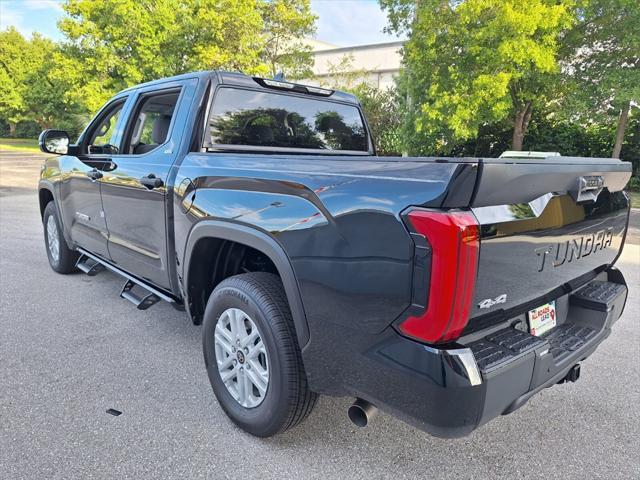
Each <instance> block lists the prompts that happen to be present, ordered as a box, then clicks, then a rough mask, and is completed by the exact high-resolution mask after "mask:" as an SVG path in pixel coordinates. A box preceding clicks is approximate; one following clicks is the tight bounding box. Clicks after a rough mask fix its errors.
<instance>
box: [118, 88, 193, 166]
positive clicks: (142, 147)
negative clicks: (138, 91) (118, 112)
mask: <svg viewBox="0 0 640 480" xmlns="http://www.w3.org/2000/svg"><path fill="white" fill-rule="evenodd" d="M179 95H180V91H179V90H172V91H166V90H165V91H163V92H156V93H153V94H148V95H143V96H141V98H140V99H139V100H138V103H137V105H136V107H135V109H134V114H133V117H132V118H133V119H134V120H133V121H132V122H131V123H130V125H129V128H128V131H127V134H126V136H125V138H126V141H125V146H124V150H123V152H124V153H126V154H130V155H131V154H132V155H141V154H143V153H147V152H150V151H152V150H154V149H156V148H157V147H159V146H160V145H162V144H163V143H165V142H166V141H167V140H168V139H169V127H170V126H171V119H172V118H173V115H174V112H175V109H176V104H177V103H178V97H179Z"/></svg>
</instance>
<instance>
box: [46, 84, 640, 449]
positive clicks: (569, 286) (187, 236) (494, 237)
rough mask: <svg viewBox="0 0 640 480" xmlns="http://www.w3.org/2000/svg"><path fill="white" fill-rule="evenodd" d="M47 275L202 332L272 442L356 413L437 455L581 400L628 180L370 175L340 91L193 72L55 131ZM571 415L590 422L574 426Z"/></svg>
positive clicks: (559, 162)
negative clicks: (577, 385)
mask: <svg viewBox="0 0 640 480" xmlns="http://www.w3.org/2000/svg"><path fill="white" fill-rule="evenodd" d="M40 145H41V148H42V150H43V151H45V152H48V153H56V154H58V155H59V156H56V157H50V158H49V159H47V160H46V162H45V164H44V165H43V167H42V174H41V178H40V183H39V200H40V211H41V214H42V220H43V224H44V237H45V242H46V247H47V255H48V257H49V262H50V264H51V267H52V268H53V269H54V270H55V271H57V272H59V273H69V272H72V271H74V270H77V269H79V270H82V271H84V272H85V273H87V274H89V275H95V274H96V273H98V272H100V271H101V270H104V269H107V270H110V271H112V272H115V273H116V274H119V275H121V276H122V277H124V280H125V284H124V287H123V288H122V292H121V293H120V296H121V297H123V298H125V299H127V300H129V301H131V302H133V303H134V304H135V305H136V306H137V308H139V309H146V308H148V307H150V306H152V305H153V304H154V303H156V302H158V301H159V300H164V301H167V302H171V303H172V304H173V305H174V306H175V307H176V308H178V309H181V310H186V313H187V315H188V317H189V318H190V319H191V321H192V322H193V323H194V324H203V346H204V360H205V364H206V368H207V372H208V375H209V379H210V381H211V384H212V386H213V391H214V393H215V395H216V396H217V398H218V401H219V403H220V405H221V406H222V408H223V409H224V410H225V412H226V413H227V414H228V415H229V417H231V419H232V420H233V421H234V422H235V423H236V424H237V425H239V426H240V427H241V428H243V429H244V430H246V431H247V432H250V433H252V434H254V435H258V436H269V435H273V434H275V433H278V432H282V431H284V430H286V429H287V428H289V427H291V426H293V425H296V424H297V423H299V422H300V421H302V420H303V419H304V418H305V417H306V416H307V415H309V413H310V412H311V410H312V409H313V406H314V404H315V402H316V399H317V396H318V395H319V394H325V395H334V396H351V397H355V398H356V401H355V403H354V404H353V406H352V407H351V408H350V409H349V416H350V417H351V419H352V420H353V421H354V423H356V424H357V425H365V424H366V423H367V421H368V419H369V417H370V416H371V415H372V414H374V413H375V412H376V411H377V408H380V409H381V410H384V411H387V412H390V413H392V414H394V415H396V416H398V417H400V418H401V419H403V420H405V421H407V422H410V423H412V424H414V425H416V426H418V427H419V428H422V429H424V430H426V431H428V432H430V433H432V434H433V435H437V436H441V437H459V436H463V435H466V434H468V433H470V432H471V431H472V430H474V429H475V428H477V427H478V426H480V425H482V424H484V423H486V422H487V421H489V420H491V419H492V418H494V417H496V416H498V415H501V414H507V413H510V412H512V411H514V410H516V409H517V408H518V407H520V406H521V405H523V404H524V403H525V402H526V401H527V400H528V399H529V398H530V397H531V396H532V395H534V394H535V393H537V392H539V391H540V390H542V389H544V388H546V387H549V386H552V385H555V384H557V383H562V382H564V381H575V380H576V379H577V378H578V376H579V373H580V362H581V361H583V360H584V359H585V358H587V357H588V356H589V355H590V354H591V353H593V351H594V350H595V349H596V348H597V346H598V345H599V344H600V343H601V342H602V341H603V340H604V339H605V338H606V337H607V336H608V335H609V333H610V331H611V328H612V326H613V324H614V322H615V321H616V320H617V319H618V318H619V317H620V315H621V314H622V311H623V308H624V305H625V301H626V298H627V287H626V284H625V280H624V278H623V276H622V274H621V273H620V272H619V271H618V270H617V269H616V268H614V266H613V265H614V263H615V261H616V259H617V258H618V256H619V255H620V252H621V250H622V247H623V244H624V240H625V234H626V231H627V224H628V216H629V200H628V197H627V196H626V194H625V193H624V192H623V188H624V187H625V184H626V183H627V181H628V179H629V177H630V175H631V166H630V164H629V163H626V162H622V161H619V160H616V159H605V158H576V157H563V156H560V155H559V154H551V153H549V154H540V153H535V152H531V153H522V152H508V153H507V154H505V155H503V156H502V157H501V158H497V159H495V158H411V157H398V158H393V157H377V156H376V155H375V147H374V145H373V143H372V140H371V135H370V133H369V128H368V126H367V123H366V120H365V118H364V116H363V114H362V111H361V108H360V106H359V104H358V101H357V99H356V98H354V97H353V96H352V95H350V94H347V93H342V92H338V91H332V90H327V89H322V88H317V87H311V86H304V85H298V84H294V83H289V82H285V81H280V80H270V79H263V78H253V77H250V76H245V75H241V74H237V73H227V72H218V71H215V72H198V73H192V74H186V75H182V76H178V77H173V78H168V79H163V80H159V81H155V82H151V83H146V84H143V85H139V86H136V87H133V88H130V89H128V90H125V91H123V92H120V93H119V94H117V95H116V96H115V97H114V98H113V99H111V100H110V101H109V102H108V103H107V104H106V105H105V106H104V108H102V110H101V111H100V112H99V113H98V114H97V115H96V117H95V118H94V119H93V120H92V121H91V123H90V124H89V125H88V126H87V128H86V129H85V130H84V132H83V133H82V134H81V135H80V137H79V139H78V141H77V142H76V143H75V144H70V142H69V137H68V135H67V134H66V133H65V132H63V131H59V130H47V131H44V132H43V133H42V134H41V136H40ZM576 414H578V413H576Z"/></svg>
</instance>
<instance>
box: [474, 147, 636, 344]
mask: <svg viewBox="0 0 640 480" xmlns="http://www.w3.org/2000/svg"><path fill="white" fill-rule="evenodd" d="M630 175H631V165H630V164H629V163H627V162H621V161H619V160H616V159H596V158H572V157H548V158H547V159H498V160H490V161H484V162H481V168H480V172H479V179H478V181H477V184H476V193H475V196H474V198H473V200H472V211H473V213H474V215H475V216H476V218H477V220H478V222H479V223H480V253H479V259H478V270H477V279H476V283H475V293H474V301H473V305H472V307H471V313H470V321H469V323H468V325H467V328H466V330H465V331H466V332H469V331H474V330H477V329H480V328H482V327H483V326H486V325H489V324H493V323H498V322H499V321H500V320H504V319H507V318H510V317H512V316H514V315H517V314H520V313H523V312H526V311H528V310H529V309H531V308H535V307H538V306H540V304H542V303H545V302H546V301H548V300H551V299H553V298H555V297H557V296H559V295H561V294H562V293H565V291H566V290H567V287H570V286H573V287H574V288H575V286H579V285H574V284H576V283H577V284H581V283H584V282H586V281H588V280H589V279H590V276H595V274H596V273H597V272H599V271H601V270H603V269H605V268H607V267H608V266H610V265H611V264H612V263H613V262H614V261H615V260H616V258H617V256H618V255H619V252H620V250H621V249H622V246H623V243H624V237H625V234H626V228H627V222H628V212H629V202H628V199H627V197H626V195H625V194H624V193H623V192H622V189H623V188H624V186H625V184H626V183H627V181H628V180H629V177H630ZM545 298H546V299H547V300H544V299H545ZM543 300H544V301H543Z"/></svg>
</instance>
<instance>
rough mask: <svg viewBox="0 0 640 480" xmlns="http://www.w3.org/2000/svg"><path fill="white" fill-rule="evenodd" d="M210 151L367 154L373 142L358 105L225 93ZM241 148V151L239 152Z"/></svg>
mask: <svg viewBox="0 0 640 480" xmlns="http://www.w3.org/2000/svg"><path fill="white" fill-rule="evenodd" d="M206 133H207V134H208V135H207V136H208V139H206V141H205V147H207V148H214V149H215V148H216V147H226V149H232V150H233V149H238V150H241V149H242V147H243V146H246V147H253V148H252V149H265V150H282V149H286V150H295V151H309V152H310V153H319V152H322V151H325V152H337V153H357V154H366V153H369V152H370V145H369V137H368V133H367V129H366V127H365V123H364V120H363V118H362V114H361V113H360V109H359V108H358V107H357V106H356V105H350V104H345V103H339V102H334V101H330V100H326V99H319V98H314V97H312V96H310V95H309V96H305V95H294V94H286V93H277V92H269V91H262V90H249V89H242V88H233V87H221V88H219V89H218V91H217V92H216V95H215V97H214V100H213V105H212V107H211V110H210V114H209V121H208V131H207V132H206ZM234 147H236V148H234Z"/></svg>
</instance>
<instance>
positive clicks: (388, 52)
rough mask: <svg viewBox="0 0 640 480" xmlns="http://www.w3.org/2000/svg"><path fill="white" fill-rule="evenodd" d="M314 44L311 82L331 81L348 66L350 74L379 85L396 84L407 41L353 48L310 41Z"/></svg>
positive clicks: (329, 82) (327, 82)
mask: <svg viewBox="0 0 640 480" xmlns="http://www.w3.org/2000/svg"><path fill="white" fill-rule="evenodd" d="M309 43H310V44H311V46H312V47H313V50H314V51H313V57H314V66H313V73H314V74H315V76H316V78H315V80H311V81H310V83H315V84H323V83H324V84H331V80H332V78H333V77H335V69H336V67H337V66H339V65H341V64H342V65H343V66H344V65H347V66H348V68H347V69H346V70H347V71H348V72H349V73H353V74H355V75H356V76H357V77H358V79H360V78H363V79H364V80H365V81H366V82H367V83H369V84H370V85H373V86H375V87H378V88H387V87H390V86H392V85H393V78H394V76H396V75H397V74H398V72H399V71H400V63H401V60H402V55H401V54H400V49H401V48H402V45H403V43H404V42H401V41H396V42H387V43H374V44H370V45H357V46H353V47H336V46H335V45H331V44H329V43H326V42H321V41H318V40H310V41H309Z"/></svg>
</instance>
